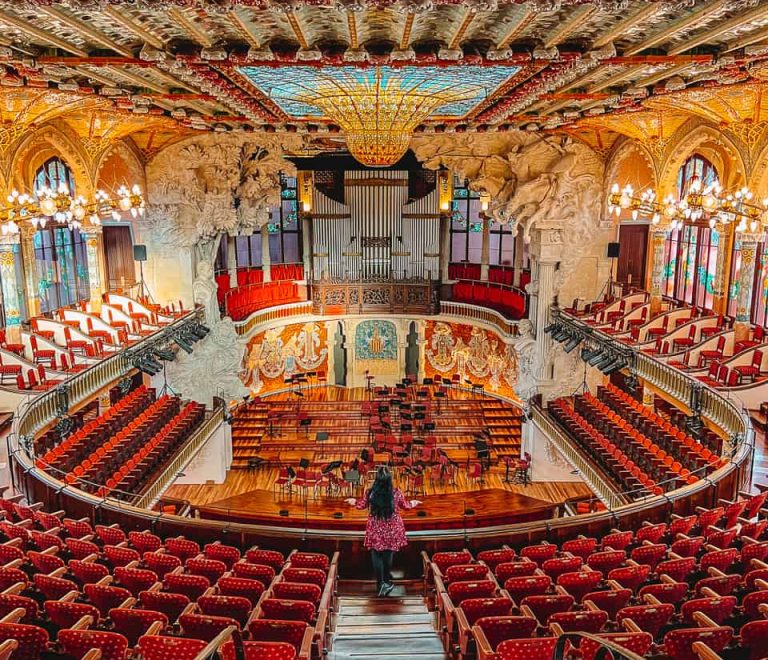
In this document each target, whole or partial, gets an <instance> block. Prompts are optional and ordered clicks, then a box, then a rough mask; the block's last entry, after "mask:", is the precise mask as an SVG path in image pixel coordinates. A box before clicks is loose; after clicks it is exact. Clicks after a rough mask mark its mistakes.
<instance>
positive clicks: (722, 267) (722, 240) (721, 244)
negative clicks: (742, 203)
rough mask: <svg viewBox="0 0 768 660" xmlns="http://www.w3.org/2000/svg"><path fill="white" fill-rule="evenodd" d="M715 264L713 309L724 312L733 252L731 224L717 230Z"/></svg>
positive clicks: (726, 307)
mask: <svg viewBox="0 0 768 660" xmlns="http://www.w3.org/2000/svg"><path fill="white" fill-rule="evenodd" d="M717 236H718V247H717V264H716V266H715V282H714V287H713V288H714V294H715V300H714V305H713V311H714V312H717V313H718V314H725V313H726V311H727V309H728V270H729V268H730V258H731V254H732V252H733V238H734V232H733V225H731V224H729V225H726V226H725V227H722V228H720V229H718V230H717Z"/></svg>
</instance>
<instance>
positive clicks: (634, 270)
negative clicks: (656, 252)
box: [616, 225, 648, 289]
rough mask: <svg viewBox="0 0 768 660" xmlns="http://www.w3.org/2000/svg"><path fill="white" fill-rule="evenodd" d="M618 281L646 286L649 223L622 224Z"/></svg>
mask: <svg viewBox="0 0 768 660" xmlns="http://www.w3.org/2000/svg"><path fill="white" fill-rule="evenodd" d="M619 245H620V247H619V258H618V260H617V261H618V263H617V266H616V281H617V282H621V283H622V284H627V283H629V284H632V285H634V286H636V287H639V288H641V289H642V288H643V287H644V286H645V261H646V251H647V249H648V225H621V227H620V228H619Z"/></svg>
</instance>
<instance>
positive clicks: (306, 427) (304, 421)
mask: <svg viewBox="0 0 768 660" xmlns="http://www.w3.org/2000/svg"><path fill="white" fill-rule="evenodd" d="M310 424H312V420H311V419H310V418H309V417H306V418H304V419H301V420H299V426H301V427H302V428H303V429H304V435H309V425H310Z"/></svg>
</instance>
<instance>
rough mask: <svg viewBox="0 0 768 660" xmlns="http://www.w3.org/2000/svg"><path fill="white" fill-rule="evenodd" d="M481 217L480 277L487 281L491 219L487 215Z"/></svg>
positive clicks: (489, 259)
mask: <svg viewBox="0 0 768 660" xmlns="http://www.w3.org/2000/svg"><path fill="white" fill-rule="evenodd" d="M481 217H482V219H483V243H482V247H481V250H480V279H481V280H482V281H483V282H487V281H488V266H489V263H490V261H491V219H490V218H489V217H488V216H487V215H482V216H481Z"/></svg>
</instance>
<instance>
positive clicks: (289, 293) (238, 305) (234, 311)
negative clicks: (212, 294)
mask: <svg viewBox="0 0 768 660" xmlns="http://www.w3.org/2000/svg"><path fill="white" fill-rule="evenodd" d="M300 300H301V298H300V297H299V287H298V285H297V284H296V283H295V282H291V281H284V282H264V283H263V284H252V285H249V286H246V287H243V288H241V289H232V290H231V291H229V292H228V293H227V295H226V298H225V300H224V302H225V305H226V313H227V315H228V316H229V317H231V318H232V320H233V321H242V320H243V319H245V318H247V317H248V316H250V315H251V314H252V313H253V312H255V311H257V310H259V309H264V308H266V307H274V306H275V305H286V304H288V303H292V302H299V301H300Z"/></svg>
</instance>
